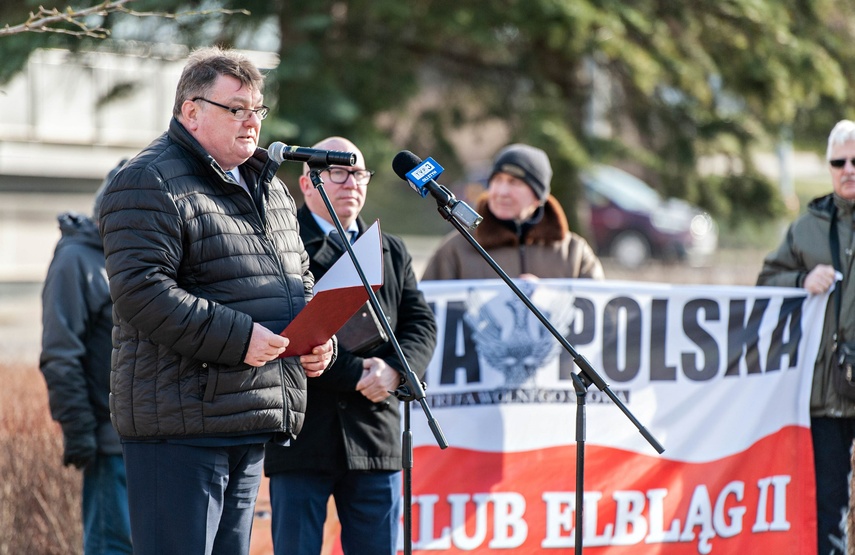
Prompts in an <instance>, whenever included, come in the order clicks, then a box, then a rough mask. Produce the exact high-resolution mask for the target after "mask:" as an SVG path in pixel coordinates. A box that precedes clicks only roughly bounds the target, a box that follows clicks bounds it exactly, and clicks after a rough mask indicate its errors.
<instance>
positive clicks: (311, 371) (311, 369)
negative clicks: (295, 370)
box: [300, 339, 335, 378]
mask: <svg viewBox="0 0 855 555" xmlns="http://www.w3.org/2000/svg"><path fill="white" fill-rule="evenodd" d="M334 347H335V345H334V343H333V339H328V340H327V342H326V343H324V344H323V345H318V346H317V347H313V348H312V354H310V355H303V356H301V357H300V364H302V365H303V370H305V371H306V376H308V377H309V378H317V377H318V376H320V375H321V374H323V373H324V370H326V369H327V368H329V366H330V364H332V363H333V354H334V353H335V349H334Z"/></svg>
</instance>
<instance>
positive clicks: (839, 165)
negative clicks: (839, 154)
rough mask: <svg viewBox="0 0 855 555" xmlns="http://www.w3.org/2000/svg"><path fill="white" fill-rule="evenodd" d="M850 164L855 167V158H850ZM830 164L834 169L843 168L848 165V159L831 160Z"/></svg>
mask: <svg viewBox="0 0 855 555" xmlns="http://www.w3.org/2000/svg"><path fill="white" fill-rule="evenodd" d="M849 162H850V163H851V164H852V166H853V167H855V158H849ZM828 163H829V164H831V167H832V168H842V167H843V166H845V165H846V158H835V159H834V160H829V161H828Z"/></svg>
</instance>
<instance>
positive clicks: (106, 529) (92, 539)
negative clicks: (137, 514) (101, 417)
mask: <svg viewBox="0 0 855 555" xmlns="http://www.w3.org/2000/svg"><path fill="white" fill-rule="evenodd" d="M83 553H85V555H118V554H129V553H133V549H132V548H131V522H130V517H129V516H128V485H127V482H126V481H125V462H124V461H123V460H122V456H121V455H98V456H97V457H96V458H95V460H94V461H93V462H92V464H90V465H89V466H87V467H86V469H85V470H84V471H83Z"/></svg>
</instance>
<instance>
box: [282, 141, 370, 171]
mask: <svg viewBox="0 0 855 555" xmlns="http://www.w3.org/2000/svg"><path fill="white" fill-rule="evenodd" d="M267 155H268V156H270V158H271V159H272V160H273V161H275V162H277V163H279V164H281V163H282V162H284V161H285V160H288V161H291V162H306V163H311V162H322V163H324V164H326V165H328V166H329V165H332V164H335V165H337V166H353V165H355V164H356V154H355V153H353V152H341V151H338V150H318V149H316V148H305V147H302V146H292V145H286V144H285V143H280V142H279V141H276V142H275V143H272V144H271V145H270V146H269V147H267Z"/></svg>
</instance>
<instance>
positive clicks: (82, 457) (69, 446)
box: [62, 430, 98, 469]
mask: <svg viewBox="0 0 855 555" xmlns="http://www.w3.org/2000/svg"><path fill="white" fill-rule="evenodd" d="M62 436H63V443H64V449H63V452H62V464H64V465H65V466H74V467H75V468H79V469H84V468H86V467H87V466H89V465H90V464H91V463H92V461H94V460H95V455H96V454H97V453H98V442H97V441H96V439H95V432H94V431H92V432H80V433H78V432H72V431H70V430H68V431H67V430H63V434H62Z"/></svg>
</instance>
